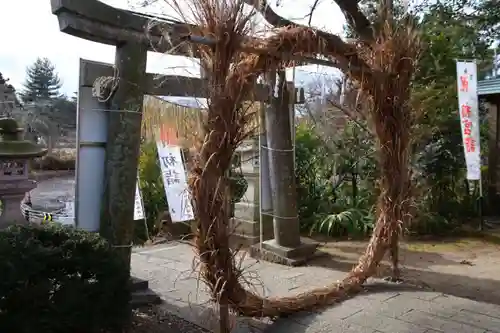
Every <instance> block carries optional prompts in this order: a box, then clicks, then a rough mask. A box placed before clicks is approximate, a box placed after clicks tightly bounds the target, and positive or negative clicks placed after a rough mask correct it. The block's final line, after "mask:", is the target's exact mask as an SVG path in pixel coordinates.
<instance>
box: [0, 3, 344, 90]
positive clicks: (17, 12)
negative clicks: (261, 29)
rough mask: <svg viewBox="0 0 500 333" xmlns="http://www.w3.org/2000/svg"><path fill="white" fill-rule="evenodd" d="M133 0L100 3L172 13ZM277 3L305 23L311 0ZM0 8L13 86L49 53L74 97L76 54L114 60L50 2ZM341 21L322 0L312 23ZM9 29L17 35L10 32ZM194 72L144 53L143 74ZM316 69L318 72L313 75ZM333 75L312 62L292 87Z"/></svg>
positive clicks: (183, 61) (187, 62) (1, 66)
mask: <svg viewBox="0 0 500 333" xmlns="http://www.w3.org/2000/svg"><path fill="white" fill-rule="evenodd" d="M80 1H85V0H80ZM87 1H88V0H87ZM131 1H134V0H105V1H102V2H105V3H107V4H109V5H112V6H114V7H118V8H128V9H134V10H137V11H142V12H147V13H161V14H163V15H168V16H175V13H174V12H173V11H172V9H171V7H170V6H169V5H168V3H166V2H163V0H159V1H158V3H157V4H156V5H155V6H154V7H148V8H142V9H138V8H134V7H133V6H131V5H130V2H131ZM276 1H277V0H270V3H271V6H272V7H273V8H274V9H275V10H276V11H277V12H278V13H279V14H280V15H283V16H284V17H287V18H289V19H292V20H294V21H295V22H298V23H303V24H308V18H304V16H305V15H306V14H307V13H308V12H309V8H310V6H311V4H312V3H313V1H312V0H278V2H280V5H279V6H276ZM292 4H293V5H292ZM0 8H1V10H0V31H1V32H2V33H1V35H2V46H1V47H0V72H1V73H2V74H3V76H4V78H9V79H10V81H9V83H11V84H12V85H14V87H15V88H16V89H17V90H20V89H22V83H23V82H24V79H25V75H26V67H27V66H29V65H31V64H32V63H33V62H34V61H35V60H36V58H37V57H47V58H49V59H50V60H51V61H52V63H53V64H54V65H55V67H56V71H57V72H58V74H59V77H60V78H61V81H62V83H63V87H62V90H63V92H64V93H65V94H67V95H68V96H72V95H73V92H75V91H77V89H78V73H79V69H78V65H79V59H80V58H83V59H87V60H94V61H100V62H106V63H110V64H111V63H113V62H114V47H113V46H109V45H104V44H99V43H94V42H90V41H87V40H84V39H81V38H77V37H73V36H71V35H67V34H64V33H62V32H60V31H59V24H58V21H57V17H56V16H55V15H53V14H52V13H51V9H50V0H16V1H8V0H0ZM344 22H345V21H344V17H343V15H342V13H341V11H340V9H339V8H338V7H337V6H336V5H334V4H333V1H330V0H322V1H320V3H319V6H318V7H317V9H316V11H315V14H314V15H313V19H312V21H311V24H312V25H313V26H315V27H318V28H321V29H324V30H326V31H330V32H334V33H341V32H342V28H343V24H344ZM10 31H14V32H15V33H12V34H11V33H9V32H10ZM198 71H199V70H198V68H197V67H196V64H195V63H194V61H193V60H191V59H189V58H185V57H177V56H169V55H165V54H158V53H153V52H149V53H148V62H147V72H150V73H160V74H175V75H186V76H196V75H198V73H199V72H198ZM316 72H318V73H321V74H315V73H316ZM325 73H330V74H325ZM331 73H335V70H334V69H328V68H321V67H318V66H316V65H313V66H306V67H301V68H298V69H297V70H296V76H295V78H296V79H295V81H296V85H298V86H301V85H304V84H306V83H308V82H309V81H310V80H312V79H313V78H314V77H324V76H325V75H331ZM290 74H291V73H289V75H290ZM289 79H291V78H289Z"/></svg>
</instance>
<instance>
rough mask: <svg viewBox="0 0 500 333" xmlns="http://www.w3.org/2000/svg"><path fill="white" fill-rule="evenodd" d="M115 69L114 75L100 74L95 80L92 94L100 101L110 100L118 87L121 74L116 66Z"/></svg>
mask: <svg viewBox="0 0 500 333" xmlns="http://www.w3.org/2000/svg"><path fill="white" fill-rule="evenodd" d="M113 71H114V73H113V76H100V77H98V78H96V79H95V80H94V84H93V85H92V96H94V97H96V98H97V100H98V101H99V102H100V103H106V102H107V101H109V100H110V99H111V98H112V97H113V95H114V94H115V92H116V89H118V85H119V83H120V76H119V73H118V69H117V68H116V66H115V67H113Z"/></svg>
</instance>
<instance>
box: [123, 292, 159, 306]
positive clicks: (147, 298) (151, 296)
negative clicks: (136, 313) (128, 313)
mask: <svg viewBox="0 0 500 333" xmlns="http://www.w3.org/2000/svg"><path fill="white" fill-rule="evenodd" d="M161 302H162V300H161V298H160V296H158V294H157V293H155V292H154V291H152V290H151V289H147V290H141V291H134V292H133V293H132V295H131V299H130V305H131V306H132V308H133V309H137V308H140V307H143V306H150V305H154V304H160V303H161Z"/></svg>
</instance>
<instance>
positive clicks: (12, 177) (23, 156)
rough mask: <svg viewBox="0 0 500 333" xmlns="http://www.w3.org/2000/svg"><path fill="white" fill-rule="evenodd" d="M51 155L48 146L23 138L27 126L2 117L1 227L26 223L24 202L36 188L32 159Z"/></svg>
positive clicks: (0, 155) (0, 166)
mask: <svg viewBox="0 0 500 333" xmlns="http://www.w3.org/2000/svg"><path fill="white" fill-rule="evenodd" d="M45 154H47V149H44V148H41V147H39V146H38V145H36V144H34V143H32V142H30V141H27V140H24V139H23V129H22V128H20V127H18V124H17V122H16V121H15V120H14V119H12V118H0V200H1V203H2V213H1V215H0V228H5V227H8V226H9V225H12V224H19V223H26V219H25V218H24V217H23V215H22V213H21V209H20V204H21V201H22V200H23V198H24V197H25V195H26V193H27V192H29V191H31V190H32V189H34V188H35V187H36V182H35V181H34V180H29V179H28V175H29V173H28V161H29V160H31V159H34V158H36V157H42V156H44V155H45Z"/></svg>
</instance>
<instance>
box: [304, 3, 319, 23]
mask: <svg viewBox="0 0 500 333" xmlns="http://www.w3.org/2000/svg"><path fill="white" fill-rule="evenodd" d="M318 4H319V0H314V3H313V5H312V6H311V11H310V12H309V14H308V15H307V16H309V21H308V22H307V24H308V25H309V26H311V21H312V18H313V14H314V11H315V10H316V7H318Z"/></svg>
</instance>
